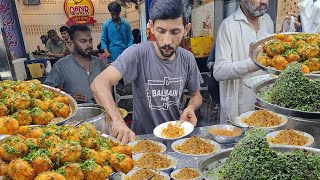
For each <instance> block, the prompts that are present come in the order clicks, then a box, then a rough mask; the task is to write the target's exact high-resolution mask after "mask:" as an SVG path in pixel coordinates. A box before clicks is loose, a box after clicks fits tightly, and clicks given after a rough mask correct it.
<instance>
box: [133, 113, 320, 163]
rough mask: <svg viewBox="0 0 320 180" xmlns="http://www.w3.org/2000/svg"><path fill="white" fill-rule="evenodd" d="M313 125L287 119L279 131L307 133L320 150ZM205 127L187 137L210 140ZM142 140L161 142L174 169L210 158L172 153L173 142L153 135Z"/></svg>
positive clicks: (223, 146)
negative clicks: (173, 158) (174, 161)
mask: <svg viewBox="0 0 320 180" xmlns="http://www.w3.org/2000/svg"><path fill="white" fill-rule="evenodd" d="M313 123H314V122H312V123H310V124H309V123H308V122H306V121H297V120H296V119H293V118H291V117H289V118H288V123H287V124H286V125H285V126H283V127H281V128H280V129H295V130H300V131H304V132H307V133H309V134H311V135H312V136H313V137H314V143H313V144H312V147H314V148H318V149H320V134H319V133H320V132H318V131H315V129H317V128H318V127H312V125H314V124H313ZM319 126H320V124H319ZM207 127H208V126H204V127H196V128H195V129H194V130H193V132H192V133H191V134H190V135H188V136H187V137H191V136H198V137H201V138H205V139H210V136H209V134H208V132H207V131H206V129H207ZM280 129H276V130H280ZM142 139H149V140H153V141H158V142H161V143H163V144H164V145H166V146H167V151H166V154H168V155H170V156H173V157H175V158H177V159H178V164H177V166H176V167H175V169H179V168H183V167H194V168H197V165H198V163H199V162H200V161H201V160H202V159H204V158H206V157H208V156H210V155H207V156H187V155H182V154H179V153H177V152H175V151H173V150H172V148H171V144H172V143H173V142H174V141H175V140H164V139H160V138H157V137H156V136H155V135H154V134H144V135H138V136H137V140H142ZM219 144H220V143H219ZM234 145H235V144H220V147H221V150H224V149H227V148H232V147H233V146H234Z"/></svg>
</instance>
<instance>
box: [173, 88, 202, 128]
mask: <svg viewBox="0 0 320 180" xmlns="http://www.w3.org/2000/svg"><path fill="white" fill-rule="evenodd" d="M190 95H191V98H190V100H189V103H188V106H187V107H186V108H185V109H184V110H183V113H182V115H181V116H180V118H179V119H180V120H181V121H188V122H190V123H191V124H192V125H193V126H196V125H197V121H198V120H197V117H196V114H195V111H196V110H197V109H199V108H200V106H201V104H202V96H201V94H200V90H197V91H194V92H190Z"/></svg>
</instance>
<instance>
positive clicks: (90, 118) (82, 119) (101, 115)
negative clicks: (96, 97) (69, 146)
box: [66, 103, 108, 134]
mask: <svg viewBox="0 0 320 180" xmlns="http://www.w3.org/2000/svg"><path fill="white" fill-rule="evenodd" d="M105 119H106V115H105V110H104V107H102V106H100V105H97V104H92V103H85V104H79V107H78V111H77V113H76V114H75V115H74V116H73V117H72V118H71V119H69V120H68V121H67V122H66V124H67V125H73V126H74V125H78V124H79V123H80V124H84V123H91V124H93V125H94V126H95V127H96V129H97V131H100V132H101V133H106V134H108V124H107V122H106V120H105Z"/></svg>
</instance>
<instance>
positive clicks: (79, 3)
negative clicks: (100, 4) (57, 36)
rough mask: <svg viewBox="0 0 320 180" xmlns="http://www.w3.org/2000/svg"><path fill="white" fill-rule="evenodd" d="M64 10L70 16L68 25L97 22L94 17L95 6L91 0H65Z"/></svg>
mask: <svg viewBox="0 0 320 180" xmlns="http://www.w3.org/2000/svg"><path fill="white" fill-rule="evenodd" d="M64 12H65V13H66V15H67V17H68V22H67V25H68V26H71V25H73V24H95V23H96V22H97V21H96V20H95V19H94V6H93V3H92V1H91V0H65V1H64Z"/></svg>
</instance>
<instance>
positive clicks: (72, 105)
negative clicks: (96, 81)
mask: <svg viewBox="0 0 320 180" xmlns="http://www.w3.org/2000/svg"><path fill="white" fill-rule="evenodd" d="M41 85H42V87H43V88H45V89H46V90H48V91H51V92H53V93H54V94H56V95H62V96H67V97H68V99H69V106H70V109H71V112H70V115H69V116H68V117H67V118H65V119H63V120H62V121H59V122H57V123H55V124H57V125H58V126H60V125H63V124H64V123H65V122H66V121H68V120H69V119H70V118H72V117H73V116H74V115H75V114H76V112H77V111H78V104H77V102H76V100H75V99H74V98H73V97H72V96H71V95H70V94H68V93H66V92H64V91H61V90H60V89H57V88H54V87H51V86H47V85H45V84H41Z"/></svg>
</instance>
